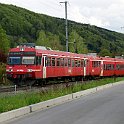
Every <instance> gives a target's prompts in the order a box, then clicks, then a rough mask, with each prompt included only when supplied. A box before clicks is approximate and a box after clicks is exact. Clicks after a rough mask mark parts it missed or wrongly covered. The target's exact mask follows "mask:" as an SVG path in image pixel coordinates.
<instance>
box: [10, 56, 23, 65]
mask: <svg viewBox="0 0 124 124" xmlns="http://www.w3.org/2000/svg"><path fill="white" fill-rule="evenodd" d="M8 64H10V65H19V64H21V57H9V58H8Z"/></svg>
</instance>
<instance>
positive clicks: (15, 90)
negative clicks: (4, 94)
mask: <svg viewBox="0 0 124 124" xmlns="http://www.w3.org/2000/svg"><path fill="white" fill-rule="evenodd" d="M16 91H17V86H16V85H15V95H16Z"/></svg>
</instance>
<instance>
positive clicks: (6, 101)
mask: <svg viewBox="0 0 124 124" xmlns="http://www.w3.org/2000/svg"><path fill="white" fill-rule="evenodd" d="M121 80H124V78H123V77H119V78H116V81H121ZM114 82H115V79H114V78H105V79H100V80H93V81H91V82H87V83H81V84H74V85H70V86H66V87H65V86H64V87H63V85H62V87H55V88H54V89H53V88H51V89H49V90H46V89H44V90H42V91H38V92H25V93H17V94H16V95H15V94H13V95H4V96H0V113H2V112H6V111H10V110H13V109H17V108H20V107H24V106H28V105H31V104H35V103H38V102H42V101H46V100H49V99H53V98H56V97H60V96H64V95H67V94H71V93H75V92H78V91H82V90H86V89H89V88H93V87H97V86H100V85H105V84H108V83H114Z"/></svg>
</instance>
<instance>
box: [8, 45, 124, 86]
mask: <svg viewBox="0 0 124 124" xmlns="http://www.w3.org/2000/svg"><path fill="white" fill-rule="evenodd" d="M43 49H44V47H41V46H35V44H32V43H28V44H22V45H20V46H18V47H17V48H12V49H10V51H9V54H8V64H7V67H6V73H7V78H8V79H9V80H11V81H13V82H14V83H15V84H17V85H20V84H21V83H29V84H33V83H34V82H37V83H38V82H40V83H41V82H42V83H43V82H45V81H46V80H55V79H63V80H77V79H82V78H87V77H94V76H98V77H100V76H102V77H105V76H123V75H124V59H116V58H105V57H94V56H88V55H83V54H76V53H70V52H64V51H55V50H45V49H44V50H43Z"/></svg>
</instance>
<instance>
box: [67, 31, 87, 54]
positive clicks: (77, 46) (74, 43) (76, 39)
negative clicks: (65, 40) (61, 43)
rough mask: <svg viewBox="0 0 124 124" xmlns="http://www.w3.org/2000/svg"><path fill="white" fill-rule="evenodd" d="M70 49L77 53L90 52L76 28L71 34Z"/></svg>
mask: <svg viewBox="0 0 124 124" xmlns="http://www.w3.org/2000/svg"><path fill="white" fill-rule="evenodd" d="M69 51H70V52H76V53H87V52H88V50H87V47H86V45H85V43H84V39H83V38H82V37H81V36H80V35H79V34H78V33H77V32H76V31H74V30H73V31H72V32H71V33H70V35H69Z"/></svg>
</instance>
